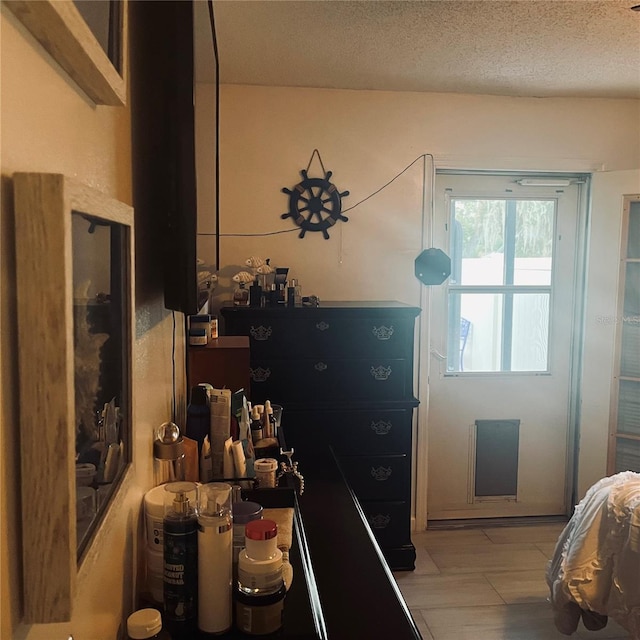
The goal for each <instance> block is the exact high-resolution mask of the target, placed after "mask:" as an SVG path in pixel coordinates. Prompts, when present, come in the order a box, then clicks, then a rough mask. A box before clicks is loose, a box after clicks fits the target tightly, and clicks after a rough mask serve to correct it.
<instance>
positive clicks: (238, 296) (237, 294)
mask: <svg viewBox="0 0 640 640" xmlns="http://www.w3.org/2000/svg"><path fill="white" fill-rule="evenodd" d="M233 304H234V305H236V306H238V307H246V306H247V305H248V304H249V290H248V289H247V287H246V286H245V283H244V282H240V283H238V286H237V287H236V290H235V291H234V292H233Z"/></svg>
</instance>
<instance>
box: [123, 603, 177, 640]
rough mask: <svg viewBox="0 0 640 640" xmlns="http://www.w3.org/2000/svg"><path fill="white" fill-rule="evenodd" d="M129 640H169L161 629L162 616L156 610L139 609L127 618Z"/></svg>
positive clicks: (166, 633) (167, 634) (167, 635)
mask: <svg viewBox="0 0 640 640" xmlns="http://www.w3.org/2000/svg"><path fill="white" fill-rule="evenodd" d="M127 635H128V636H129V640H171V636H170V635H169V633H168V632H167V631H166V630H164V629H163V628H162V615H161V613H160V612H159V611H158V610H157V609H139V610H138V611H134V612H133V613H132V614H131V615H130V616H129V617H128V618H127Z"/></svg>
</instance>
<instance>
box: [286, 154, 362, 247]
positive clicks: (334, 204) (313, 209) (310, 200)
mask: <svg viewBox="0 0 640 640" xmlns="http://www.w3.org/2000/svg"><path fill="white" fill-rule="evenodd" d="M323 170H324V167H323ZM300 174H301V175H302V181H301V182H299V183H298V184H297V185H296V186H295V187H293V189H287V188H286V187H284V188H283V189H282V192H283V193H286V194H288V195H289V211H288V212H287V213H283V214H282V216H281V218H282V219H283V220H284V219H286V218H293V221H294V222H295V223H296V224H297V225H298V226H299V227H300V234H299V236H298V237H300V238H304V234H305V233H306V232H307V231H322V235H323V236H324V237H325V239H326V240H328V239H329V232H328V231H327V229H329V227H332V226H333V225H334V224H335V223H336V222H338V220H342V221H343V222H347V221H348V220H349V218H347V217H346V216H343V215H342V213H341V211H342V198H343V197H344V196H348V195H349V192H348V191H342V192H340V191H338V189H337V188H336V186H335V185H334V184H332V183H331V182H329V178H330V177H331V171H326V172H325V175H324V178H310V177H309V176H308V174H307V170H306V169H302V171H300Z"/></svg>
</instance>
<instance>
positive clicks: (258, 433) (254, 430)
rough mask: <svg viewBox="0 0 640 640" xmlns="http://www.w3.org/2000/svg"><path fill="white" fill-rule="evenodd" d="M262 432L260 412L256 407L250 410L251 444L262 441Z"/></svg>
mask: <svg viewBox="0 0 640 640" xmlns="http://www.w3.org/2000/svg"><path fill="white" fill-rule="evenodd" d="M263 436H264V432H263V429H262V419H261V417H260V411H259V410H258V407H256V406H254V407H253V408H252V409H251V441H252V442H253V444H255V443H256V442H259V441H260V440H262V438H263Z"/></svg>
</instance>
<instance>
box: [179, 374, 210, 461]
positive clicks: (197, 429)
mask: <svg viewBox="0 0 640 640" xmlns="http://www.w3.org/2000/svg"><path fill="white" fill-rule="evenodd" d="M210 430H211V410H210V407H209V395H208V393H207V390H206V389H205V388H204V387H202V386H200V385H196V386H195V387H191V399H190V402H189V406H188V407H187V422H186V428H185V435H186V436H187V438H191V439H192V440H195V441H196V442H197V443H198V459H200V454H201V453H202V444H203V443H204V439H205V438H206V437H207V436H208V435H209V432H210Z"/></svg>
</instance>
